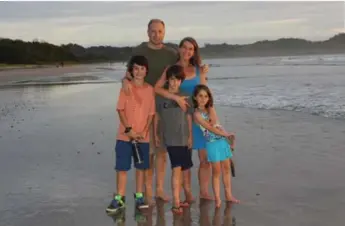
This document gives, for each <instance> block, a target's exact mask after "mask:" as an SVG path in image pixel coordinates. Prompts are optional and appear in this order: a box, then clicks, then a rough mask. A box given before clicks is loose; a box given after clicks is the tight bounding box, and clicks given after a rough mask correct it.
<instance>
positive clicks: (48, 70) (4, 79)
mask: <svg viewBox="0 0 345 226" xmlns="http://www.w3.org/2000/svg"><path fill="white" fill-rule="evenodd" d="M90 67H92V66H91V65H71V66H68V65H67V66H64V67H56V66H55V67H54V66H46V67H43V68H22V69H20V68H18V69H8V70H6V69H3V70H0V84H7V83H10V82H14V81H23V80H31V79H37V78H42V77H51V76H53V77H54V76H63V75H66V74H67V75H68V74H70V73H82V72H88V71H90Z"/></svg>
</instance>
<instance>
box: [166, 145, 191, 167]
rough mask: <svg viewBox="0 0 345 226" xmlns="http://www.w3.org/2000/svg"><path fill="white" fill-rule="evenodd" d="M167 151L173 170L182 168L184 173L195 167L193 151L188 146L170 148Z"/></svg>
mask: <svg viewBox="0 0 345 226" xmlns="http://www.w3.org/2000/svg"><path fill="white" fill-rule="evenodd" d="M167 150H168V154H169V158H170V163H171V168H172V169H173V168H175V167H181V169H182V171H183V170H188V169H190V168H192V167H193V161H192V150H191V149H189V148H188V147H187V146H168V147H167Z"/></svg>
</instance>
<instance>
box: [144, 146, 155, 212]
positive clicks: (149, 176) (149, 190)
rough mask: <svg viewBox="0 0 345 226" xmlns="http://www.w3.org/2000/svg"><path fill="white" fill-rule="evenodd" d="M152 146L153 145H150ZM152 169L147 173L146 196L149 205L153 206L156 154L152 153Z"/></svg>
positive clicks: (145, 180)
mask: <svg viewBox="0 0 345 226" xmlns="http://www.w3.org/2000/svg"><path fill="white" fill-rule="evenodd" d="M150 145H151V144H150ZM149 162H150V168H149V169H148V170H146V171H145V179H144V183H145V196H146V201H147V203H148V204H149V205H153V201H152V183H153V182H152V179H153V170H154V153H152V152H151V153H150V161H149Z"/></svg>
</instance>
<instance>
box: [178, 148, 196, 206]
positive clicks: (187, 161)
mask: <svg viewBox="0 0 345 226" xmlns="http://www.w3.org/2000/svg"><path fill="white" fill-rule="evenodd" d="M181 151H182V154H183V156H181V160H182V172H183V184H182V186H183V190H184V194H185V198H186V202H187V203H192V202H193V201H194V198H193V194H192V172H191V168H192V167H193V161H192V150H190V149H188V147H184V148H183V149H182V150H181Z"/></svg>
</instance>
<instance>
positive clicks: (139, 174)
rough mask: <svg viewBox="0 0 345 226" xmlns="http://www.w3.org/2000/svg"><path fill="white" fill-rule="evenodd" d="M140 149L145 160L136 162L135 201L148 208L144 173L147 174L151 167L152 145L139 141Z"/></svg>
mask: <svg viewBox="0 0 345 226" xmlns="http://www.w3.org/2000/svg"><path fill="white" fill-rule="evenodd" d="M139 151H140V154H141V156H142V160H143V162H142V163H140V164H138V163H135V168H136V172H135V174H136V175H135V176H136V177H135V181H136V194H135V202H136V206H137V208H139V209H141V208H147V207H148V205H146V204H145V199H144V194H143V190H144V189H143V184H144V175H145V174H147V171H148V169H149V167H150V145H149V143H139Z"/></svg>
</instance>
